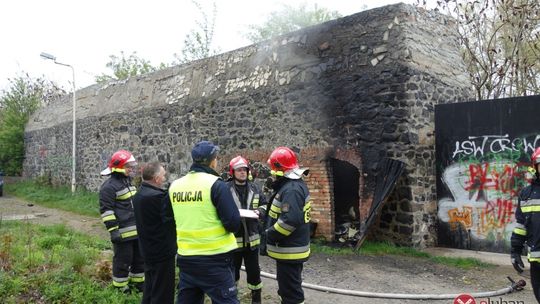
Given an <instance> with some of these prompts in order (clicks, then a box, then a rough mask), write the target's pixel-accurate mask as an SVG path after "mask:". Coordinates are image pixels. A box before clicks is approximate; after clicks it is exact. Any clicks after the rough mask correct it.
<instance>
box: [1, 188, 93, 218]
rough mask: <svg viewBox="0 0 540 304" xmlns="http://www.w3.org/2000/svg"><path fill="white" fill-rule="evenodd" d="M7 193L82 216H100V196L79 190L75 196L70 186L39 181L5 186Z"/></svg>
mask: <svg viewBox="0 0 540 304" xmlns="http://www.w3.org/2000/svg"><path fill="white" fill-rule="evenodd" d="M4 188H5V191H6V192H7V193H9V194H12V195H15V196H18V197H21V198H23V199H25V200H27V201H30V202H33V203H36V204H39V205H42V206H45V207H49V208H56V209H61V210H65V211H70V212H74V213H78V214H82V215H89V216H99V212H98V208H97V202H98V194H97V193H95V192H90V191H86V190H83V189H78V190H77V192H75V194H74V195H72V193H71V189H70V187H68V186H59V187H53V186H48V185H43V184H40V183H38V182H37V181H22V182H17V183H8V184H4Z"/></svg>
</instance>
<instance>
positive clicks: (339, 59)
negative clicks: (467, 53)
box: [24, 4, 470, 246]
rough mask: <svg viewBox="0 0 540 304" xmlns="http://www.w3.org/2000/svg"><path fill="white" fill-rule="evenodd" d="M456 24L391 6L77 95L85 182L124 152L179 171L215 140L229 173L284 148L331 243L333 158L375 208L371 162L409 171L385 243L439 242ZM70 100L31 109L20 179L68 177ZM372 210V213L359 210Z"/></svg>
mask: <svg viewBox="0 0 540 304" xmlns="http://www.w3.org/2000/svg"><path fill="white" fill-rule="evenodd" d="M454 32H455V30H454V24H453V23H452V21H451V20H449V19H447V18H445V17H442V16H441V15H438V14H436V13H434V12H429V11H423V10H419V9H417V8H415V7H412V6H409V5H405V4H397V5H392V6H386V7H382V8H378V9H374V10H370V11H365V12H361V13H358V14H355V15H352V16H348V17H345V18H341V19H337V20H334V21H330V22H327V23H324V24H321V25H317V26H314V27H309V28H306V29H303V30H300V31H297V32H293V33H290V34H287V35H284V36H281V37H279V38H276V39H273V40H269V41H265V42H262V43H260V44H256V45H251V46H248V47H245V48H242V49H238V50H236V51H232V52H228V53H224V54H221V55H218V56H215V57H212V58H208V59H204V60H199V61H195V62H192V63H189V64H186V65H182V66H176V67H172V68H168V69H165V70H161V71H157V72H154V73H150V74H146V75H144V76H140V77H135V78H131V79H129V80H127V81H121V82H113V83H109V84H108V85H105V86H99V85H94V86H91V87H88V88H85V89H82V90H80V91H78V92H77V103H78V104H77V109H78V110H77V126H78V129H77V155H78V156H77V168H78V169H77V173H76V174H77V180H78V185H82V186H84V187H86V188H88V189H91V190H96V189H98V187H99V185H100V183H101V182H102V181H103V178H101V177H99V171H100V170H101V169H103V168H104V167H105V164H106V161H107V159H108V157H109V156H110V155H111V154H112V153H113V152H114V151H116V150H118V149H120V148H124V149H128V150H130V151H132V152H133V153H134V154H135V156H136V157H137V158H138V159H140V160H141V161H142V162H145V161H152V160H159V161H161V162H164V163H166V164H167V169H168V170H169V171H170V172H171V174H172V175H173V177H178V176H180V175H182V174H184V173H186V171H187V170H188V168H189V165H190V161H191V159H190V156H189V152H190V149H191V147H192V145H193V143H195V142H197V141H199V140H202V139H208V140H212V141H214V142H216V143H218V144H219V145H220V146H221V148H222V151H223V156H224V157H222V158H221V161H222V163H221V165H222V166H226V162H227V161H228V159H230V157H231V156H235V155H237V154H242V155H244V156H245V157H247V158H249V159H250V160H251V161H253V162H258V163H265V161H266V158H267V156H268V155H269V153H270V152H271V151H272V150H273V149H274V148H275V147H276V146H280V145H285V146H290V147H293V148H294V149H296V150H297V151H299V152H300V153H299V154H300V159H301V162H302V164H303V165H305V166H309V167H310V168H311V169H312V170H311V175H310V177H309V178H308V179H307V181H308V184H309V187H310V190H311V192H312V196H313V198H314V210H313V215H314V218H315V220H317V221H318V222H319V226H318V229H317V233H318V234H321V235H323V236H326V237H328V238H331V237H332V233H333V229H334V227H333V223H334V218H333V217H334V215H333V210H334V204H335V203H336V202H334V201H333V182H332V174H333V173H332V169H331V167H330V166H329V160H330V159H339V160H342V161H346V162H348V163H350V164H352V165H354V166H356V167H357V168H358V170H359V172H360V173H361V174H360V178H359V181H358V183H359V184H360V187H359V189H360V190H359V192H360V193H359V197H360V206H361V208H362V210H366V208H368V207H369V206H370V204H371V200H372V197H373V196H372V194H373V189H374V181H375V177H376V174H377V173H378V172H377V170H376V168H377V163H378V161H380V160H381V159H383V158H384V157H391V158H395V159H398V160H401V161H403V162H405V163H406V165H407V169H406V175H405V176H403V178H402V179H401V180H400V181H399V183H398V187H397V188H396V191H395V192H394V193H393V195H392V198H391V201H390V202H389V204H388V208H386V209H385V210H384V211H383V215H382V217H381V221H380V224H379V229H378V231H377V235H378V236H380V237H382V238H385V239H391V240H394V241H396V242H398V243H402V244H409V245H415V246H426V245H431V244H433V243H434V242H435V241H436V236H435V235H434V233H433V231H432V227H433V225H434V222H435V217H436V199H435V193H436V192H435V170H434V135H433V129H434V122H433V121H434V120H433V106H434V105H435V104H439V103H449V102H456V101H464V100H467V99H468V98H469V96H470V92H469V87H470V84H469V83H468V79H467V76H466V73H465V68H464V65H463V62H462V60H461V57H460V53H459V48H458V45H457V39H456V36H455V35H454ZM69 102H70V98H69V96H66V97H64V98H63V99H61V100H58V101H56V102H55V103H53V104H51V105H50V106H48V107H46V108H44V109H41V110H40V111H39V112H38V113H36V114H35V115H34V116H33V117H32V118H31V120H30V122H29V123H28V125H27V128H26V133H25V147H26V159H25V163H24V174H25V175H26V176H30V177H32V176H39V175H50V176H51V177H52V178H53V179H54V180H57V181H59V182H62V183H66V184H67V183H69V177H70V167H71V166H70V155H71V150H70V149H71V105H70V103H69ZM363 215H364V216H365V214H363Z"/></svg>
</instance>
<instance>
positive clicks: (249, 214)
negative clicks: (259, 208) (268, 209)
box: [238, 209, 259, 219]
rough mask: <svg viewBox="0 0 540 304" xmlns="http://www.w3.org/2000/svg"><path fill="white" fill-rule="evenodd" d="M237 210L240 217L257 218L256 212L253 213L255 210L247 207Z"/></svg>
mask: <svg viewBox="0 0 540 304" xmlns="http://www.w3.org/2000/svg"><path fill="white" fill-rule="evenodd" d="M238 210H239V211H240V216H241V217H249V218H256V219H258V218H259V216H258V215H257V213H255V211H253V210H248V209H238Z"/></svg>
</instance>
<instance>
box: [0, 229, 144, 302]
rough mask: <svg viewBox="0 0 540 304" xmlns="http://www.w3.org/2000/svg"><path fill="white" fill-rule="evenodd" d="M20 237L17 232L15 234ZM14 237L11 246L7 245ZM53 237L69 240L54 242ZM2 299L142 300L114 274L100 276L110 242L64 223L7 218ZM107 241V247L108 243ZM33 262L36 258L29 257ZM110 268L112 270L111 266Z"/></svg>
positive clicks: (2, 234)
mask: <svg viewBox="0 0 540 304" xmlns="http://www.w3.org/2000/svg"><path fill="white" fill-rule="evenodd" d="M15 236H16V237H15ZM6 240H11V241H9V242H10V245H9V246H7V247H6V246H4V245H5V244H6ZM51 240H56V241H53V242H52V243H54V242H60V243H70V244H71V245H70V246H69V248H68V247H64V246H61V245H53V246H51V247H50V246H48V245H47V246H44V247H41V246H34V245H33V244H51ZM0 245H2V246H0V257H6V256H8V257H9V258H7V259H5V260H9V265H7V264H5V263H4V264H0V266H1V267H2V268H1V269H0V302H2V303H107V304H115V303H140V301H141V295H140V294H131V295H125V294H122V293H119V292H118V291H117V290H115V289H114V288H113V287H112V286H111V282H110V279H108V280H107V281H102V280H100V279H99V278H97V277H96V272H97V267H98V266H97V265H98V264H99V262H100V254H101V251H102V250H104V249H110V248H109V247H110V244H109V243H108V242H105V241H103V240H100V239H98V238H95V237H90V236H87V235H83V234H79V233H76V232H74V231H72V230H70V229H67V228H66V227H65V226H62V225H54V226H39V225H32V224H30V223H20V222H4V223H2V225H0ZM105 245H106V246H107V247H105ZM29 261H31V262H29ZM109 272H110V269H109Z"/></svg>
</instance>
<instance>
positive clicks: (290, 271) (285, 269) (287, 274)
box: [276, 261, 304, 304]
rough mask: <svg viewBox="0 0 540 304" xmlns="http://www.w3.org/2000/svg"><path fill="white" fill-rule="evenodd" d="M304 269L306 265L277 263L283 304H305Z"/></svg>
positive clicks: (277, 275) (277, 274)
mask: <svg viewBox="0 0 540 304" xmlns="http://www.w3.org/2000/svg"><path fill="white" fill-rule="evenodd" d="M303 269H304V263H284V262H280V261H276V277H277V281H278V295H279V297H280V298H281V303H282V304H300V303H304V290H302V270H303Z"/></svg>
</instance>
